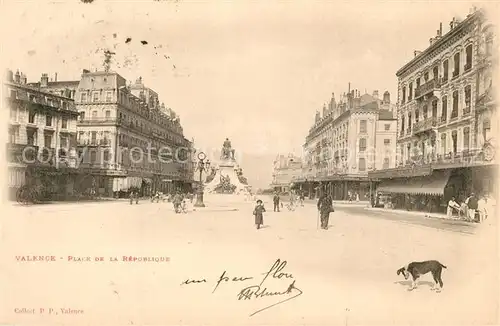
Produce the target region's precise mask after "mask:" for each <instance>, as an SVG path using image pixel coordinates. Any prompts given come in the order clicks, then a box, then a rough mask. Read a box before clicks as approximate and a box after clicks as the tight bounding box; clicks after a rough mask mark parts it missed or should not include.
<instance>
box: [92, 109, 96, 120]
mask: <svg viewBox="0 0 500 326" xmlns="http://www.w3.org/2000/svg"><path fill="white" fill-rule="evenodd" d="M95 119H97V111H92V120H95Z"/></svg>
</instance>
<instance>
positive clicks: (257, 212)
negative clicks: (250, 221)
mask: <svg viewBox="0 0 500 326" xmlns="http://www.w3.org/2000/svg"><path fill="white" fill-rule="evenodd" d="M265 211H266V209H265V208H264V205H263V204H262V200H260V199H259V200H257V206H255V208H254V210H253V215H254V216H255V226H256V227H257V230H258V229H260V226H261V225H263V224H264V216H263V213H264V212H265Z"/></svg>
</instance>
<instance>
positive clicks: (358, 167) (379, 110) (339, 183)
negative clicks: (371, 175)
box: [298, 86, 397, 200]
mask: <svg viewBox="0 0 500 326" xmlns="http://www.w3.org/2000/svg"><path fill="white" fill-rule="evenodd" d="M394 108H395V106H394V104H392V103H391V100H390V94H389V92H385V93H384V95H383V99H379V97H378V91H374V92H373V94H372V95H370V94H363V95H361V94H360V92H358V91H357V90H351V89H350V86H349V90H348V92H347V93H344V94H343V95H342V97H341V98H340V100H339V102H338V103H337V102H336V100H335V96H334V95H333V94H332V98H331V99H330V101H329V103H328V105H325V106H324V107H323V112H322V114H321V113H320V112H316V116H315V122H314V125H313V126H312V127H311V128H310V130H309V133H308V135H307V137H306V142H305V144H304V156H305V160H304V168H303V174H302V176H301V178H300V179H299V180H298V184H299V186H300V188H302V190H303V191H305V192H306V193H308V194H309V197H314V196H317V195H318V193H319V190H320V189H321V188H323V190H325V191H327V192H329V193H330V194H331V195H332V196H333V198H334V199H335V200H347V199H349V197H351V198H356V195H358V197H359V198H360V200H365V199H366V198H367V196H368V195H369V182H368V171H372V170H375V169H379V168H383V167H391V166H395V157H394V151H393V150H391V149H392V148H391V144H395V141H396V122H397V121H396V119H395V118H393V112H394Z"/></svg>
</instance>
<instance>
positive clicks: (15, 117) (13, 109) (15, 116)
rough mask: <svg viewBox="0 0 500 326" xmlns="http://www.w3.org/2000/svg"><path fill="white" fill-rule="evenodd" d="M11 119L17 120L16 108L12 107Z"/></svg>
mask: <svg viewBox="0 0 500 326" xmlns="http://www.w3.org/2000/svg"><path fill="white" fill-rule="evenodd" d="M10 119H11V120H14V121H17V109H16V108H11V109H10Z"/></svg>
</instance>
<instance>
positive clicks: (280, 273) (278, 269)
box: [181, 259, 303, 316]
mask: <svg viewBox="0 0 500 326" xmlns="http://www.w3.org/2000/svg"><path fill="white" fill-rule="evenodd" d="M286 265H287V261H286V260H283V261H282V260H281V259H277V260H276V261H275V262H274V263H273V265H271V268H269V270H268V271H267V272H265V273H262V275H264V277H263V278H262V279H261V280H260V282H259V283H257V284H254V285H250V286H246V287H245V288H243V289H242V290H241V291H239V292H238V294H237V296H236V297H237V299H238V300H252V299H259V298H265V297H282V296H287V298H285V299H283V300H281V301H278V302H275V303H273V304H271V305H269V306H266V307H264V308H262V309H259V310H257V311H255V312H253V313H252V314H250V316H253V315H255V314H257V313H260V312H262V311H264V310H267V309H269V308H271V307H275V306H277V305H279V304H282V303H284V302H287V301H290V300H292V299H294V298H297V297H298V296H300V295H302V293H303V292H302V291H301V290H300V289H299V288H297V287H296V286H295V281H296V280H295V279H294V277H293V275H292V274H291V273H287V272H285V271H284V269H285V267H286ZM253 279H254V277H252V276H230V275H228V273H227V271H224V272H222V274H221V275H220V276H219V278H218V279H217V281H216V282H215V286H214V289H213V291H212V293H214V292H215V291H216V290H217V289H218V288H219V285H220V284H221V283H243V282H246V281H248V280H253ZM269 279H277V280H285V279H288V280H290V281H291V283H289V284H287V287H286V288H285V287H284V288H282V289H281V290H280V291H276V290H269V289H268V287H267V286H265V285H264V284H265V282H266V280H269ZM199 283H207V280H206V279H205V278H203V279H198V280H193V279H186V280H185V281H184V282H182V283H181V285H188V284H199Z"/></svg>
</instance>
